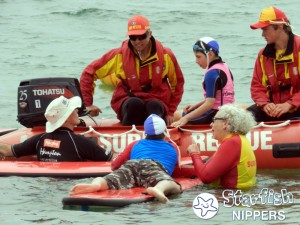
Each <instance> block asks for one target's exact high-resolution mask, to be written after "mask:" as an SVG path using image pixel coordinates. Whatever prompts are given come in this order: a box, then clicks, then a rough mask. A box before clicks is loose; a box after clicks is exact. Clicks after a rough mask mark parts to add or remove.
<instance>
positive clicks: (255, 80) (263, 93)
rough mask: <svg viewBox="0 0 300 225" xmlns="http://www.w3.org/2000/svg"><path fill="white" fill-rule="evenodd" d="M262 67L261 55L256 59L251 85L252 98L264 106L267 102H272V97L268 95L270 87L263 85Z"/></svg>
mask: <svg viewBox="0 0 300 225" xmlns="http://www.w3.org/2000/svg"><path fill="white" fill-rule="evenodd" d="M262 76H263V73H262V69H261V65H260V60H259V56H258V58H257V59H256V61H255V66H254V70H253V74H252V81H251V86H250V92H251V98H252V100H253V101H254V102H255V103H256V104H257V105H258V106H259V107H262V108H263V107H264V106H265V105H266V104H268V103H270V98H269V96H268V89H267V87H266V86H264V85H263V82H262Z"/></svg>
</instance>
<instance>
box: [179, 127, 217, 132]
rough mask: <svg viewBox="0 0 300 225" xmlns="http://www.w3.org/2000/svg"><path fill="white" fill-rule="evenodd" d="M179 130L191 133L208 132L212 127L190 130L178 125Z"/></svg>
mask: <svg viewBox="0 0 300 225" xmlns="http://www.w3.org/2000/svg"><path fill="white" fill-rule="evenodd" d="M178 130H181V131H183V132H189V133H206V132H211V131H212V130H211V129H208V130H189V129H184V128H182V127H178Z"/></svg>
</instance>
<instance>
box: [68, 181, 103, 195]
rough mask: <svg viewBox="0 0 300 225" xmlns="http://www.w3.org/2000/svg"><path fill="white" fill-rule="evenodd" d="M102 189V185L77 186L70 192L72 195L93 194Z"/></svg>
mask: <svg viewBox="0 0 300 225" xmlns="http://www.w3.org/2000/svg"><path fill="white" fill-rule="evenodd" d="M99 189H100V185H97V184H77V185H75V186H74V187H73V188H72V189H71V190H70V193H69V194H70V195H77V194H85V193H91V192H97V191H98V190H99Z"/></svg>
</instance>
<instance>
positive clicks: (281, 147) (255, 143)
mask: <svg viewBox="0 0 300 225" xmlns="http://www.w3.org/2000/svg"><path fill="white" fill-rule="evenodd" d="M60 95H64V96H66V97H67V98H70V97H72V96H74V95H77V96H80V97H81V92H80V88H79V83H78V80H77V79H74V78H42V79H33V80H25V81H21V83H20V86H19V88H18V121H19V122H20V123H21V124H22V125H23V126H24V128H21V129H6V130H0V142H4V143H8V144H15V143H20V142H23V141H24V140H26V139H27V138H29V137H31V136H33V135H36V134H39V133H41V132H45V127H44V124H45V121H46V120H45V117H44V112H45V109H46V107H47V105H48V104H49V103H50V102H51V101H52V99H54V98H57V97H59V96H60ZM79 112H80V113H81V116H82V117H81V118H83V119H84V121H85V125H84V126H80V127H76V128H75V130H74V132H75V133H77V134H81V135H85V136H87V137H88V138H92V139H95V141H97V142H98V144H99V145H101V146H102V147H103V148H105V149H106V150H107V151H113V152H117V153H119V152H122V151H123V150H124V148H125V147H126V146H127V145H128V144H129V143H131V142H133V141H135V140H139V139H142V138H143V137H144V131H143V127H142V126H132V127H130V126H121V124H120V122H119V121H118V120H117V119H95V118H92V117H89V116H88V115H87V114H86V112H85V110H84V106H82V109H81V110H80V111H79ZM168 131H169V133H170V141H172V142H174V143H176V145H177V147H178V149H179V150H180V151H179V152H180V158H179V165H178V168H177V169H176V170H175V173H174V176H187V177H191V176H194V169H193V165H192V161H191V158H190V157H189V156H188V154H187V147H188V146H189V145H190V144H191V143H197V144H198V146H199V147H200V149H201V153H202V155H203V157H210V156H212V155H213V154H214V153H215V152H216V150H217V148H218V142H217V141H216V140H215V139H213V137H212V131H211V129H210V126H209V125H186V126H183V127H179V128H172V127H168ZM299 131H300V120H290V121H282V122H269V123H260V124H258V125H257V126H256V127H254V128H253V129H252V130H251V132H249V133H248V134H247V137H248V139H249V140H250V142H251V145H252V148H253V151H254V153H255V156H256V159H257V167H258V169H298V168H300V157H299V156H300V132H299ZM109 172H111V170H110V162H57V163H55V162H54V163H53V162H38V161H37V160H36V157H35V156H34V155H32V156H26V157H20V158H14V157H7V158H2V159H0V176H11V175H16V176H55V177H93V176H103V175H105V174H107V173H109Z"/></svg>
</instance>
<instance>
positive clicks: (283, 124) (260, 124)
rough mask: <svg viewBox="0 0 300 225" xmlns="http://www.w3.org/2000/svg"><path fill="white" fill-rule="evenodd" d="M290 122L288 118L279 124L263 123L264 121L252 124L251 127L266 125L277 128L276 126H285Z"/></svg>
mask: <svg viewBox="0 0 300 225" xmlns="http://www.w3.org/2000/svg"><path fill="white" fill-rule="evenodd" d="M290 123H291V121H290V120H287V121H284V122H282V123H279V124H265V123H264V122H260V123H259V124H257V125H256V126H254V127H253V128H259V127H268V128H277V127H284V126H287V125H289V124H290Z"/></svg>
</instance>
